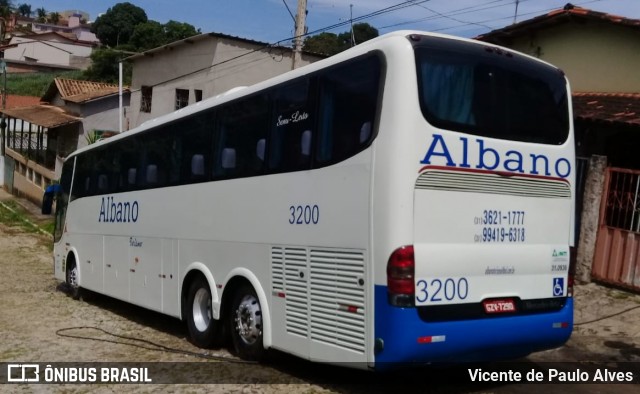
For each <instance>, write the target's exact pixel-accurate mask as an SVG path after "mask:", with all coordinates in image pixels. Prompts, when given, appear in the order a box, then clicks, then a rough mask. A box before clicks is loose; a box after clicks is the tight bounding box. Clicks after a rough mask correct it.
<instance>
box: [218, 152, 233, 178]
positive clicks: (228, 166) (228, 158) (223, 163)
mask: <svg viewBox="0 0 640 394" xmlns="http://www.w3.org/2000/svg"><path fill="white" fill-rule="evenodd" d="M220 167H221V168H222V170H223V171H225V172H226V173H227V174H230V173H232V172H233V170H235V169H236V150H235V149H234V148H224V149H223V150H222V155H221V156H220Z"/></svg>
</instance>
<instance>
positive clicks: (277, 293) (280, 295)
mask: <svg viewBox="0 0 640 394" xmlns="http://www.w3.org/2000/svg"><path fill="white" fill-rule="evenodd" d="M271 295H274V296H276V297H279V298H286V297H285V294H284V293H283V292H281V291H272V292H271Z"/></svg>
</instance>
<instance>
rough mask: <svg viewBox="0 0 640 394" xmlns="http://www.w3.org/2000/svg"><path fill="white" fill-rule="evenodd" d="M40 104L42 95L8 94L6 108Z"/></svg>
mask: <svg viewBox="0 0 640 394" xmlns="http://www.w3.org/2000/svg"><path fill="white" fill-rule="evenodd" d="M38 104H40V97H34V96H17V95H15V94H9V95H7V102H6V105H5V108H19V107H29V106H31V105H38Z"/></svg>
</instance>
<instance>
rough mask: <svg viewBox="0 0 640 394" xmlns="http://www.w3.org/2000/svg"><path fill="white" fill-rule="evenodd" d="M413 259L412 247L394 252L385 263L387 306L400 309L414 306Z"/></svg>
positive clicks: (401, 248)
mask: <svg viewBox="0 0 640 394" xmlns="http://www.w3.org/2000/svg"><path fill="white" fill-rule="evenodd" d="M414 272H415V258H414V254H413V245H407V246H401V247H399V248H398V249H396V250H394V251H393V253H391V256H390V257H389V261H388V262H387V294H388V299H389V304H391V305H393V306H400V307H412V306H414V295H415V283H414Z"/></svg>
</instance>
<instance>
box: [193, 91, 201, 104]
mask: <svg viewBox="0 0 640 394" xmlns="http://www.w3.org/2000/svg"><path fill="white" fill-rule="evenodd" d="M193 93H194V94H195V96H196V103H197V102H198V101H202V90H200V89H195V90H194V91H193Z"/></svg>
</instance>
